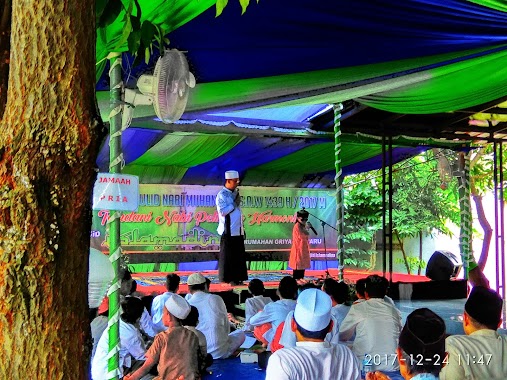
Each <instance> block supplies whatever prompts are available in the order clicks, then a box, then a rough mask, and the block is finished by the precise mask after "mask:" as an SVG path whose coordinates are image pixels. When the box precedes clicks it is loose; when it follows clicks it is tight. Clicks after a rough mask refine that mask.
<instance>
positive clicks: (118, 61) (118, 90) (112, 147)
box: [106, 53, 123, 380]
mask: <svg viewBox="0 0 507 380" xmlns="http://www.w3.org/2000/svg"><path fill="white" fill-rule="evenodd" d="M110 67H111V68H110V70H109V77H110V88H111V90H110V92H109V94H110V108H111V112H110V114H109V172H110V173H121V170H122V165H123V153H122V146H121V134H122V108H123V106H122V100H123V81H122V57H121V53H114V56H113V57H112V58H111V59H110ZM110 215H111V216H110V218H109V220H108V227H109V260H110V261H111V263H112V266H113V270H114V279H113V283H112V285H111V287H110V288H109V291H108V293H107V294H108V297H109V319H108V334H109V352H108V356H107V357H108V362H107V369H108V373H107V377H106V378H107V379H108V380H118V379H119V376H120V369H119V351H120V336H119V335H120V334H119V332H120V328H119V319H120V302H119V301H120V292H119V291H120V287H121V279H120V278H119V274H120V256H121V241H120V212H119V211H113V210H111V212H110Z"/></svg>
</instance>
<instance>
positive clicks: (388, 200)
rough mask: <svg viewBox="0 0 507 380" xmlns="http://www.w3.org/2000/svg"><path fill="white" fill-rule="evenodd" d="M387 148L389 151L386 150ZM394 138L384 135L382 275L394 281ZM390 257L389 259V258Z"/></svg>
mask: <svg viewBox="0 0 507 380" xmlns="http://www.w3.org/2000/svg"><path fill="white" fill-rule="evenodd" d="M386 146H387V149H386ZM392 211H393V138H392V136H391V135H389V136H387V138H386V135H385V132H384V133H383V134H382V275H383V276H384V277H386V272H387V262H388V261H389V283H390V284H391V285H392V281H393V212H392ZM388 256H389V257H388Z"/></svg>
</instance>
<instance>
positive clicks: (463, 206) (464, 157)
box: [458, 152, 477, 279]
mask: <svg viewBox="0 0 507 380" xmlns="http://www.w3.org/2000/svg"><path fill="white" fill-rule="evenodd" d="M458 164H459V172H458V194H459V208H460V234H459V250H460V254H461V260H462V261H463V267H464V270H465V279H468V276H469V273H470V271H471V270H472V269H474V268H476V267H477V263H476V262H475V258H474V255H473V251H472V205H471V202H470V153H466V154H465V153H464V152H460V153H459V156H458Z"/></svg>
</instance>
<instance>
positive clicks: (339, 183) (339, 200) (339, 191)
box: [333, 103, 345, 280]
mask: <svg viewBox="0 0 507 380" xmlns="http://www.w3.org/2000/svg"><path fill="white" fill-rule="evenodd" d="M342 110H343V105H342V104H341V103H338V104H334V105H333V111H334V164H335V171H336V174H335V177H334V182H335V186H336V230H337V231H338V234H337V236H336V248H337V252H336V256H337V257H338V260H339V262H338V277H339V279H340V280H343V271H344V268H345V263H344V260H345V257H344V251H343V243H344V236H343V231H344V227H343V222H344V209H345V207H344V202H343V170H342V158H341V155H342V138H341V136H342V131H341V127H340V119H341V117H342V114H341V111H342Z"/></svg>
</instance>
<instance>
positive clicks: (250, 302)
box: [243, 296, 273, 330]
mask: <svg viewBox="0 0 507 380" xmlns="http://www.w3.org/2000/svg"><path fill="white" fill-rule="evenodd" d="M271 302H273V300H272V299H271V298H270V297H265V296H253V297H251V298H247V299H246V301H245V326H244V327H243V329H244V330H252V326H251V325H250V318H252V317H253V316H254V315H255V314H257V313H258V312H259V311H261V310H263V309H264V306H266V305H267V304H268V303H271Z"/></svg>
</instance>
